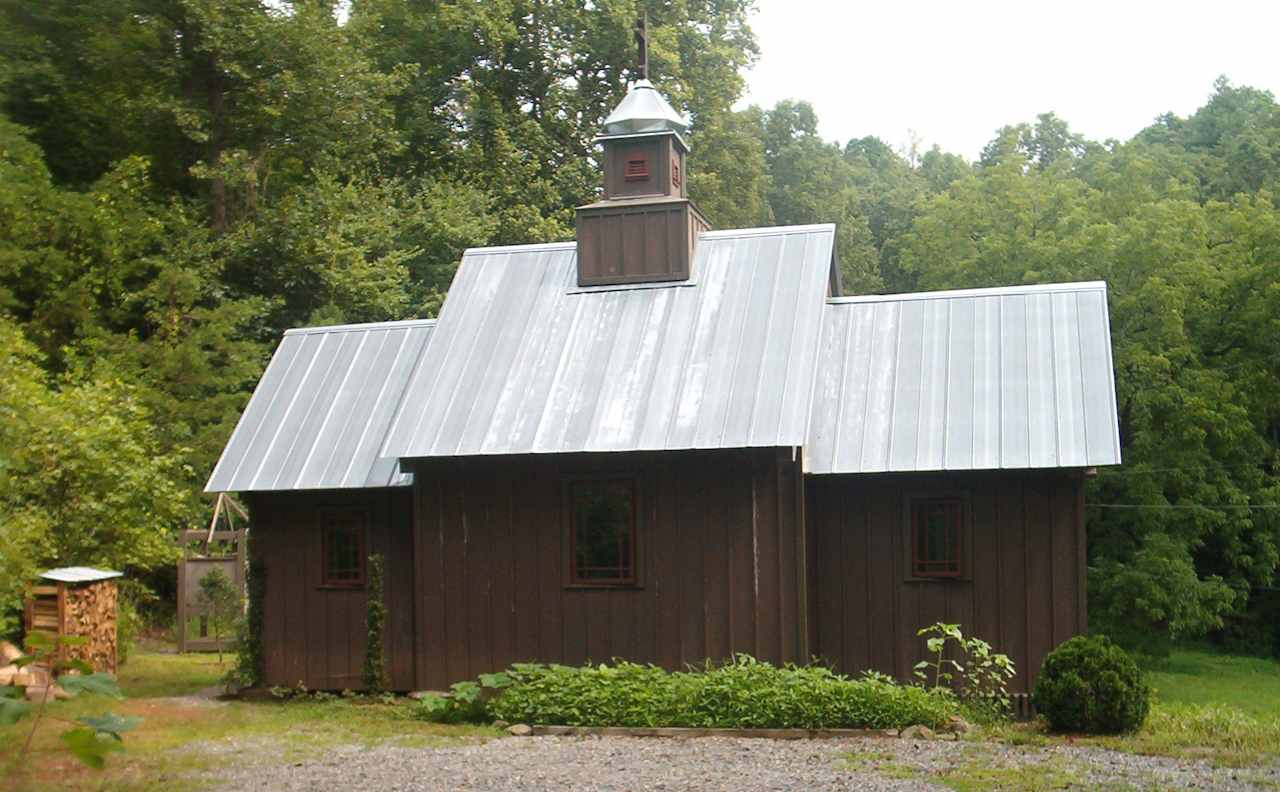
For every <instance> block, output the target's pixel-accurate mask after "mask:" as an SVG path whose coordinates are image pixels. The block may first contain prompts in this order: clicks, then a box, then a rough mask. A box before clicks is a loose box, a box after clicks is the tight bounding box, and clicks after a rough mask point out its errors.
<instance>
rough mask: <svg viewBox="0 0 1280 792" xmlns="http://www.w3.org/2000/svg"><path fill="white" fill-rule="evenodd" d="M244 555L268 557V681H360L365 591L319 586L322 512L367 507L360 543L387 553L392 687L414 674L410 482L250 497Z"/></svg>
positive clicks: (347, 685) (355, 685)
mask: <svg viewBox="0 0 1280 792" xmlns="http://www.w3.org/2000/svg"><path fill="white" fill-rule="evenodd" d="M248 500H249V506H250V509H251V511H252V517H253V523H252V524H253V528H252V529H251V532H250V533H251V535H250V539H249V551H250V555H251V556H252V557H253V558H255V559H261V560H262V561H263V562H264V563H265V565H266V570H265V572H266V575H265V577H266V594H265V599H266V601H265V612H264V624H263V649H264V652H265V655H266V658H265V659H266V677H267V678H266V684H267V685H280V686H282V687H292V686H294V685H297V684H298V683H299V682H302V683H303V684H305V685H306V686H307V687H308V688H310V689H314V690H343V689H352V690H356V689H359V688H360V687H361V686H362V683H361V668H362V667H363V664H364V651H365V644H366V640H365V637H366V627H365V617H366V606H367V602H368V600H367V594H366V591H365V590H364V589H363V588H361V589H326V588H322V587H321V586H320V574H321V561H320V552H321V550H320V544H321V538H320V528H319V526H320V512H321V511H322V510H324V509H328V508H350V507H360V508H365V509H367V510H368V513H369V529H368V536H367V539H366V541H367V547H366V550H367V552H369V553H371V554H372V553H381V554H382V555H383V557H384V558H385V559H386V574H385V581H384V585H385V592H386V604H387V624H386V628H385V630H384V636H385V637H384V643H385V647H386V661H387V673H388V675H389V676H390V679H391V684H392V687H393V688H395V689H397V690H410V689H412V688H413V687H414V684H413V683H414V679H413V612H414V603H413V579H412V576H413V537H412V527H411V523H412V519H411V509H412V494H411V491H410V490H409V489H408V488H403V489H376V490H363V491H360V492H310V493H305V492H304V493H281V494H257V495H250V496H248Z"/></svg>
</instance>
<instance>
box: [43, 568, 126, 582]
mask: <svg viewBox="0 0 1280 792" xmlns="http://www.w3.org/2000/svg"><path fill="white" fill-rule="evenodd" d="M123 575H124V573H123V572H114V571H112V570H110V569H94V568H93V567H62V568H60V569H50V570H49V571H48V572H41V573H40V577H41V578H43V579H44V580H54V581H57V582H59V583H96V582H97V581H99V580H111V579H112V578H118V577H121V576H123Z"/></svg>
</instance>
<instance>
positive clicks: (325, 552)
mask: <svg viewBox="0 0 1280 792" xmlns="http://www.w3.org/2000/svg"><path fill="white" fill-rule="evenodd" d="M365 522H366V515H365V513H364V512H363V511H361V510H359V509H333V510H329V511H325V512H323V513H321V515H320V531H321V551H320V552H321V557H322V563H323V568H322V569H321V571H320V585H322V586H340V587H352V588H354V587H359V586H363V585H364V533H365Z"/></svg>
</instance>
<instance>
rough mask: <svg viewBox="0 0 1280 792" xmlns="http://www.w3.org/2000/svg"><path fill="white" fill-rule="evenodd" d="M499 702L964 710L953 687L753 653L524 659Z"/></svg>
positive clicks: (611, 707)
mask: <svg viewBox="0 0 1280 792" xmlns="http://www.w3.org/2000/svg"><path fill="white" fill-rule="evenodd" d="M507 676H509V677H510V678H511V684H510V686H508V687H507V688H506V689H505V690H503V691H502V693H501V695H499V696H498V697H497V698H495V699H494V700H492V701H491V702H490V703H489V711H490V713H491V714H492V715H494V716H496V717H498V718H502V719H504V720H508V721H511V722H524V723H539V724H548V725H560V726H634V727H659V726H685V727H704V728H775V729H779V728H809V729H817V728H876V729H880V728H883V729H888V728H903V727H906V726H910V725H914V724H923V725H926V726H931V727H935V728H936V727H940V726H942V725H944V724H945V723H946V722H947V720H948V719H949V718H950V717H951V716H952V715H953V714H955V712H956V711H957V703H956V699H955V697H954V696H953V695H952V694H951V693H950V692H949V691H945V690H938V691H929V690H925V689H923V688H919V687H905V686H901V685H898V684H896V683H894V682H892V681H888V680H886V679H884V678H882V677H864V678H861V679H849V678H848V677H845V676H841V675H838V674H836V673H834V672H832V671H831V670H829V669H826V668H821V667H817V666H804V667H799V666H790V665H788V666H781V667H778V666H773V665H771V664H769V663H764V662H760V661H758V660H755V659H754V658H751V657H749V656H747V655H739V656H738V657H737V658H735V659H734V660H732V661H730V662H728V663H725V664H723V665H715V664H711V663H708V664H707V666H706V667H705V668H702V669H698V670H690V671H682V672H668V671H664V670H663V669H661V668H657V667H656V666H651V665H638V664H636V663H628V662H623V661H615V663H614V664H613V665H605V664H602V665H588V666H582V667H569V666H561V665H551V666H544V665H536V664H523V665H516V666H513V667H512V668H511V670H509V671H508V672H507Z"/></svg>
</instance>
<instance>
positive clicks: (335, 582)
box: [319, 506, 369, 589]
mask: <svg viewBox="0 0 1280 792" xmlns="http://www.w3.org/2000/svg"><path fill="white" fill-rule="evenodd" d="M336 515H347V516H353V517H355V535H356V572H357V576H356V577H355V578H339V579H334V578H331V577H330V576H329V572H330V570H329V544H330V541H331V534H332V533H333V531H334V530H335V529H336V526H330V525H329V521H330V520H331V519H332V518H333V517H335V516H336ZM319 523H320V585H319V588H322V589H362V588H364V587H365V584H366V582H367V580H368V570H367V569H366V568H365V566H366V564H365V557H366V555H367V552H366V551H367V550H368V546H369V545H368V534H369V510H368V509H366V508H361V507H358V506H341V507H337V506H335V507H329V508H324V509H321V510H320V512H319Z"/></svg>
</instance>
